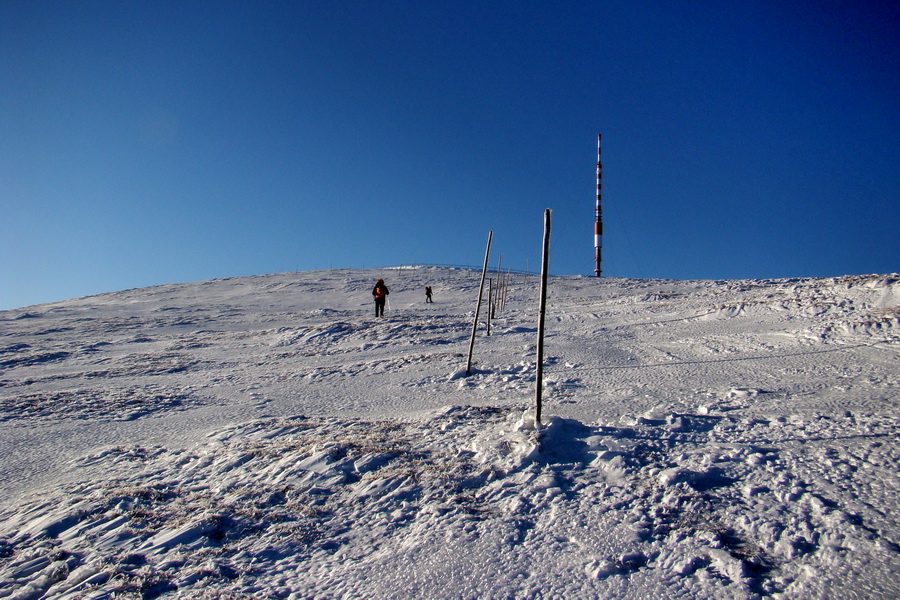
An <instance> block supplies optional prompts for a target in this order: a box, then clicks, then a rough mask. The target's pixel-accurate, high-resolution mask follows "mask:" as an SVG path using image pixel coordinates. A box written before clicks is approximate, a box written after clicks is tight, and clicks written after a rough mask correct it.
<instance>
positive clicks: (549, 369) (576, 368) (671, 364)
mask: <svg viewBox="0 0 900 600" xmlns="http://www.w3.org/2000/svg"><path fill="white" fill-rule="evenodd" d="M896 343H897V340H884V341H879V342H871V343H868V344H853V345H848V346H841V347H839V348H826V349H824V350H809V351H805V352H788V353H782V354H773V355H769V356H735V357H730V358H717V359H710V360H684V361H672V362H663V363H653V364H643V365H606V366H597V367H590V366H571V367H570V366H566V367H565V368H564V369H554V368H553V367H546V370H547V372H551V373H552V372H555V373H563V372H567V371H605V370H616V369H651V368H656V367H677V366H683V365H708V364H716V363H728V362H739V361H744V360H770V359H776V358H790V357H796V356H813V355H816V354H829V353H832V352H843V351H847V350H855V349H858V348H874V347H877V346H883V345H885V344H896Z"/></svg>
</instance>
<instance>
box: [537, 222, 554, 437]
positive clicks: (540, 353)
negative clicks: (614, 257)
mask: <svg viewBox="0 0 900 600" xmlns="http://www.w3.org/2000/svg"><path fill="white" fill-rule="evenodd" d="M549 263H550V209H549V208H548V209H547V210H545V211H544V249H543V254H542V259H541V300H540V305H539V306H540V308H539V309H538V310H539V316H538V332H537V368H536V370H535V374H534V426H535V427H536V428H538V429H539V428H540V427H541V396H542V390H543V386H544V382H543V380H544V316H545V314H546V312H547V274H548V265H549Z"/></svg>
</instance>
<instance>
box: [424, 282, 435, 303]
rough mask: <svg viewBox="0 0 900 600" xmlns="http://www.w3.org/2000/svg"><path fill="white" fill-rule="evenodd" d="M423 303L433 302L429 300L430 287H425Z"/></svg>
mask: <svg viewBox="0 0 900 600" xmlns="http://www.w3.org/2000/svg"><path fill="white" fill-rule="evenodd" d="M425 302H426V303H428V302H434V300H432V299H431V286H430V285H428V286H425Z"/></svg>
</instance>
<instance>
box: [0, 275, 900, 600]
mask: <svg viewBox="0 0 900 600" xmlns="http://www.w3.org/2000/svg"><path fill="white" fill-rule="evenodd" d="M378 277H383V278H384V279H385V280H386V282H387V285H388V287H389V288H390V289H391V295H390V297H389V298H390V303H391V306H390V307H389V309H388V311H387V315H386V317H385V318H382V319H376V318H375V317H374V316H373V306H372V301H371V296H370V294H369V291H370V289H371V287H372V285H373V283H374V281H375V279H377V278H378ZM479 278H480V273H474V272H471V271H467V270H457V269H444V268H426V267H421V268H409V267H407V268H404V269H387V270H381V271H344V270H341V271H322V272H309V273H293V274H283V275H271V276H260V277H247V278H235V279H227V280H215V281H208V282H202V283H197V284H187V285H170V286H159V287H153V288H148V289H140V290H129V291H124V292H118V293H111V294H104V295H100V296H94V297H89V298H83V299H78V300H70V301H66V302H59V303H55V304H47V305H41V306H34V307H28V308H25V309H21V310H13V311H5V312H0V470H2V475H3V476H2V478H0V598H4V599H11V598H15V599H18V600H23V599H26V598H28V599H36V598H54V599H61V598H68V599H75V598H79V599H80V598H91V599H101V598H104V599H106V598H109V599H112V598H156V597H159V598H185V599H186V598H222V599H224V598H568V599H578V598H717V599H718V598H756V597H773V598H804V599H805V598H841V599H844V598H897V597H900V545H898V544H900V522H898V519H900V516H898V512H897V509H898V508H900V503H898V490H900V477H898V475H897V464H898V459H900V444H898V441H897V435H898V433H900V409H898V401H900V389H898V383H900V354H898V339H900V280H898V276H897V275H896V274H895V275H889V276H888V275H885V276H861V277H838V278H832V279H796V280H767V281H689V282H678V281H648V280H622V279H596V278H587V277H584V278H582V277H565V278H551V281H550V302H549V307H548V313H547V326H548V329H547V341H546V357H547V360H546V367H545V386H544V394H545V403H544V409H543V415H544V426H545V428H544V429H543V431H542V432H541V434H540V435H539V434H537V433H536V432H535V430H534V428H533V427H531V426H530V419H529V415H528V412H529V411H530V410H531V408H532V404H533V402H534V400H533V397H534V371H535V365H534V355H535V337H536V326H535V322H536V316H537V315H536V313H537V301H536V290H537V281H536V278H535V277H533V276H532V277H526V276H521V275H520V276H516V277H514V278H513V282H512V287H511V295H510V299H509V302H508V304H507V307H506V310H505V311H502V312H501V313H499V314H498V315H497V318H496V319H495V321H494V322H493V325H492V332H491V333H492V335H491V336H490V337H487V336H486V335H485V330H484V329H483V328H481V329H479V332H478V339H477V342H476V345H475V369H474V373H473V374H472V375H471V376H468V377H466V376H464V374H463V370H464V367H465V360H466V356H465V353H466V352H467V350H468V340H469V334H470V331H471V321H472V316H473V314H474V306H475V299H476V298H475V297H476V294H477V289H478V282H479ZM426 285H431V286H432V287H433V288H434V291H435V302H434V304H426V303H425V302H424V300H425V295H424V288H425V286H426Z"/></svg>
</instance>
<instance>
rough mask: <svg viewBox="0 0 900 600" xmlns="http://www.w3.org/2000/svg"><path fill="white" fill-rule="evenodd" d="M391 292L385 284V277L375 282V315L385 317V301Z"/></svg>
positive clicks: (373, 293)
mask: <svg viewBox="0 0 900 600" xmlns="http://www.w3.org/2000/svg"><path fill="white" fill-rule="evenodd" d="M388 294H390V292H389V291H388V289H387V286H386V285H384V279H379V280H378V281H376V282H375V287H374V288H372V296H373V297H374V298H375V316H376V317H383V316H384V303H385V302H386V301H387V295H388Z"/></svg>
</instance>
